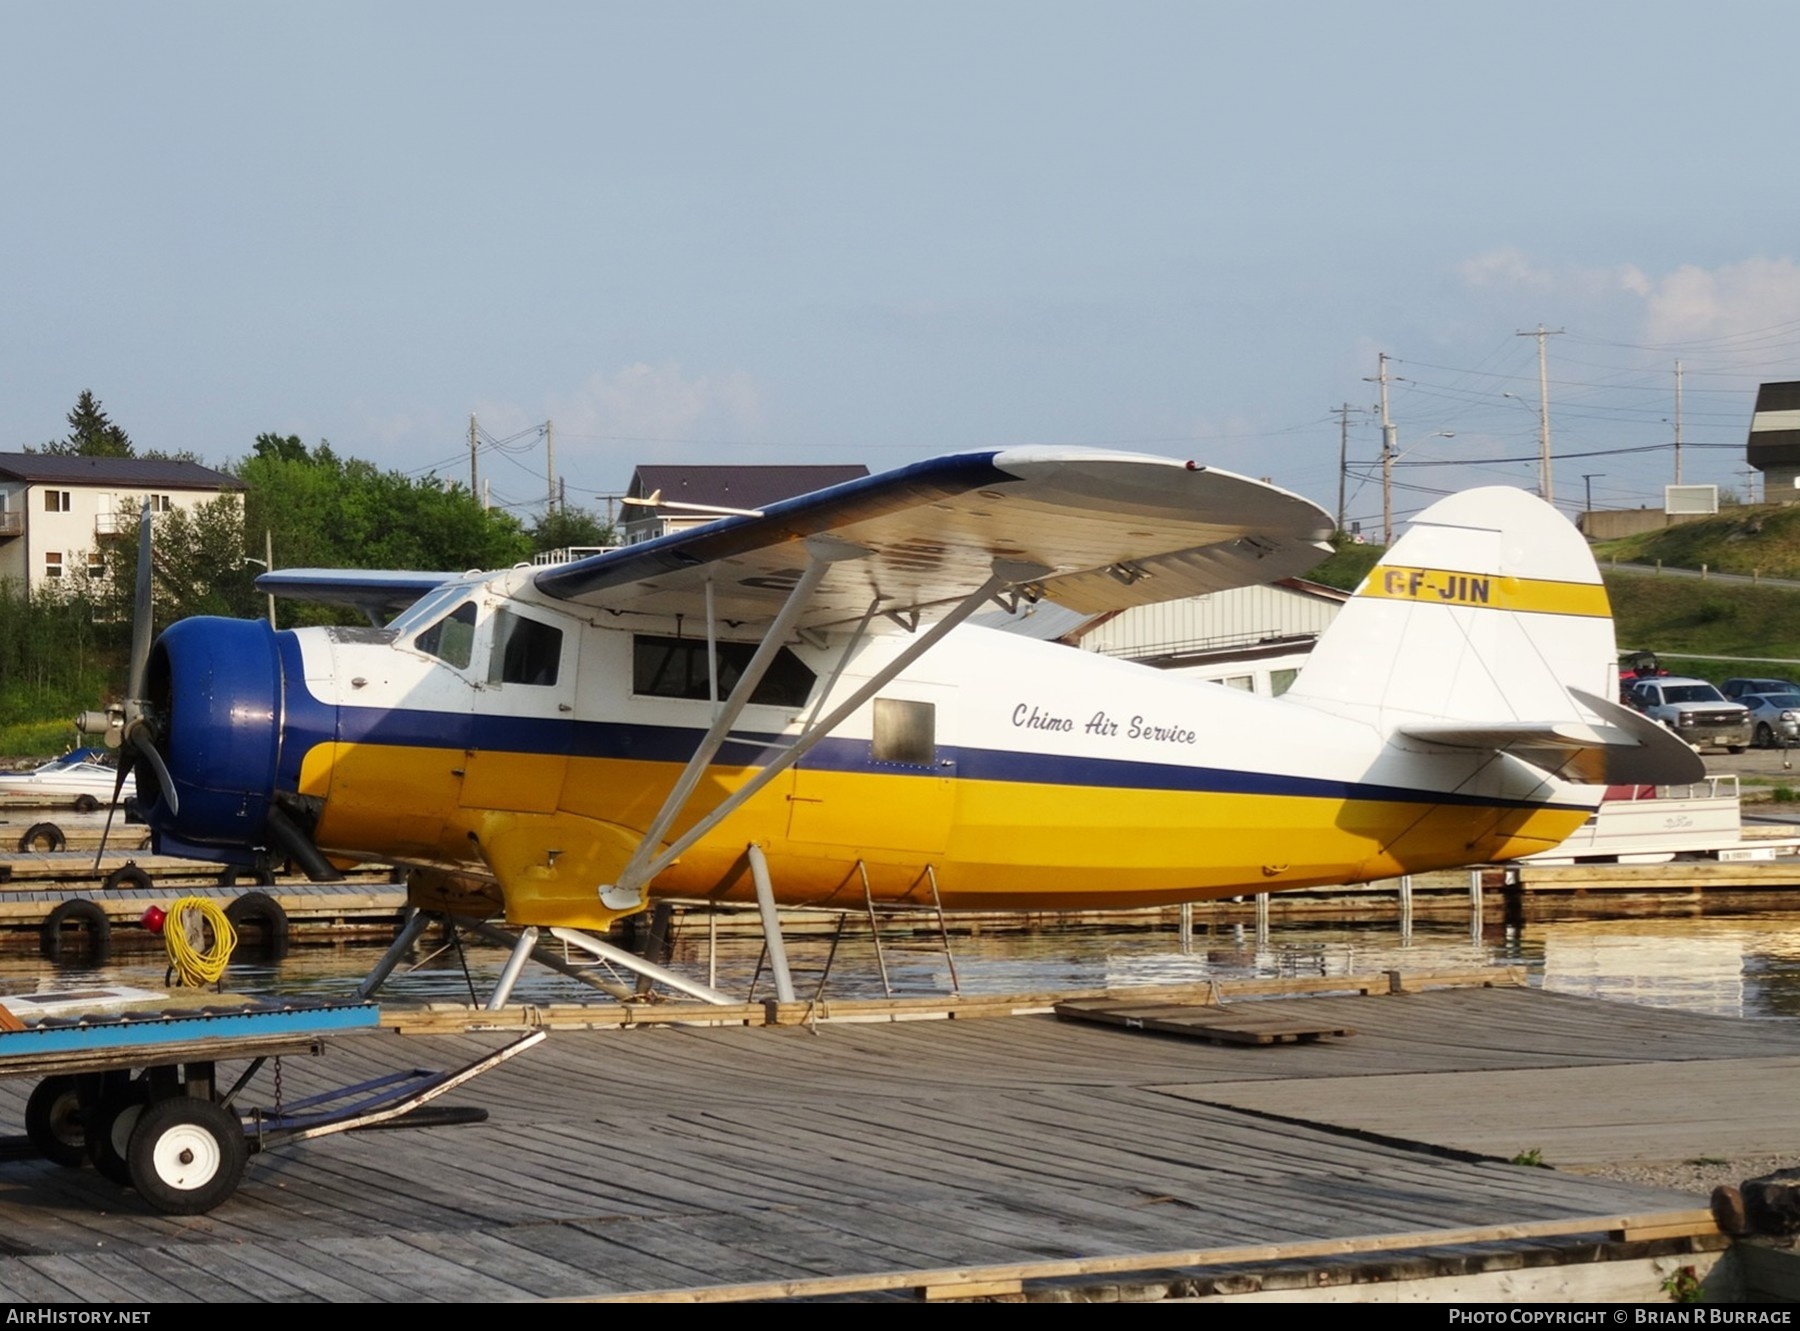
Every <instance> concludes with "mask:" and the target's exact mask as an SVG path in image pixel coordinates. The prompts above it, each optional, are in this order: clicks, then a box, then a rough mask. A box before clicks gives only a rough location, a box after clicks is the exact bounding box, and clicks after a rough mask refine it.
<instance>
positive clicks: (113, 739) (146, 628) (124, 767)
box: [76, 500, 181, 872]
mask: <svg viewBox="0 0 1800 1331" xmlns="http://www.w3.org/2000/svg"><path fill="white" fill-rule="evenodd" d="M151 556H152V550H151V517H150V503H149V501H148V500H146V501H145V502H144V507H143V511H142V512H141V513H140V514H139V515H138V560H137V588H136V592H135V595H134V596H133V599H132V615H131V672H130V675H129V677H128V678H127V680H126V684H125V700H124V701H123V702H121V703H119V704H117V705H115V706H113V707H109V708H107V709H106V711H104V712H84V713H82V715H81V718H80V720H79V721H77V722H76V724H77V725H78V726H79V727H80V728H81V729H83V730H86V731H89V732H93V731H103V732H104V733H105V735H106V742H107V744H108V745H109V746H110V747H112V748H116V749H118V750H119V776H118V779H117V780H116V781H115V782H114V783H113V797H112V803H111V805H109V806H108V807H107V810H106V826H105V827H104V828H103V829H102V831H101V833H100V849H99V850H98V851H97V852H95V855H94V870H95V872H98V871H99V868H100V857H101V856H102V855H104V854H105V853H106V841H107V837H108V836H110V835H111V833H112V820H113V813H114V812H115V811H116V810H117V809H118V807H119V793H120V792H121V791H123V790H124V789H125V778H126V777H127V776H129V775H130V773H131V769H132V767H133V765H134V764H135V763H136V762H137V761H138V760H139V759H142V760H143V762H144V763H146V764H147V765H148V766H149V768H150V771H151V772H152V774H153V775H154V776H155V777H156V784H157V787H158V789H160V790H161V791H162V797H163V801H164V802H165V803H166V804H167V805H168V806H169V812H170V813H171V814H174V813H179V812H180V810H181V798H180V796H178V795H177V794H176V793H175V780H174V778H173V777H171V776H170V775H169V766H168V764H167V763H165V762H164V761H163V757H162V754H161V753H159V752H158V751H157V748H156V738H155V735H154V734H153V732H152V728H151V725H150V717H149V710H150V704H149V701H148V699H147V698H146V696H145V695H146V694H147V693H148V692H149V675H150V641H151V638H152V637H153V635H154V634H155V631H156V626H155V622H154V607H153V605H152V603H151V573H152V568H151Z"/></svg>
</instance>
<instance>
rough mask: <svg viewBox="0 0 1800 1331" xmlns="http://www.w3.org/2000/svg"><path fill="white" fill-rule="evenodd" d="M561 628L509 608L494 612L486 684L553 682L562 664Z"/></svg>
mask: <svg viewBox="0 0 1800 1331" xmlns="http://www.w3.org/2000/svg"><path fill="white" fill-rule="evenodd" d="M562 639H563V635H562V630H561V629H557V628H551V627H550V625H548V624H540V623H538V622H537V620H535V619H526V618H524V617H523V616H521V615H515V614H513V613H512V611H510V610H499V611H496V612H495V613H494V654H493V656H492V657H490V658H489V660H488V683H490V684H554V683H556V673H557V667H558V666H560V665H561V664H562Z"/></svg>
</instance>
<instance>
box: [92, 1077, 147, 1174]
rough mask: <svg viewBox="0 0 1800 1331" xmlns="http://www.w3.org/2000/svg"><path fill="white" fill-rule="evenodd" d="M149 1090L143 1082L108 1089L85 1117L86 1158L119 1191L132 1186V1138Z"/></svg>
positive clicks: (142, 1112)
mask: <svg viewBox="0 0 1800 1331" xmlns="http://www.w3.org/2000/svg"><path fill="white" fill-rule="evenodd" d="M148 1095H149V1088H148V1087H147V1086H146V1085H145V1083H144V1082H143V1081H142V1080H138V1081H133V1082H128V1083H126V1084H125V1085H123V1086H112V1087H108V1088H107V1089H106V1090H105V1091H104V1092H103V1093H102V1094H101V1096H100V1103H99V1104H98V1105H96V1106H95V1107H94V1110H93V1112H92V1113H91V1114H90V1115H89V1116H88V1131H87V1150H88V1159H90V1160H92V1161H93V1162H94V1168H95V1169H97V1170H99V1171H100V1176H101V1177H102V1178H104V1179H106V1180H108V1181H109V1182H112V1183H116V1184H118V1185H119V1186H120V1187H121V1188H129V1187H131V1186H132V1179H131V1166H130V1164H129V1163H128V1162H127V1161H128V1153H129V1151H130V1149H131V1135H132V1132H133V1131H134V1130H135V1129H136V1128H137V1125H138V1120H139V1119H140V1118H141V1117H142V1116H143V1114H144V1110H145V1101H146V1099H147V1098H148Z"/></svg>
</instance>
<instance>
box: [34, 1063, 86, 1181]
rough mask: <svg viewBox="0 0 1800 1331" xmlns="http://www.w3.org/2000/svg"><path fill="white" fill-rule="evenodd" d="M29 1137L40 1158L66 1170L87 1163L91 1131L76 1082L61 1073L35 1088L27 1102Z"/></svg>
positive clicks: (44, 1080)
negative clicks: (89, 1133) (82, 1111)
mask: <svg viewBox="0 0 1800 1331" xmlns="http://www.w3.org/2000/svg"><path fill="white" fill-rule="evenodd" d="M25 1135H26V1136H27V1137H29V1138H30V1139H31V1144H32V1145H33V1146H35V1147H36V1148H37V1152H38V1154H39V1155H41V1156H43V1157H44V1158H45V1159H46V1160H50V1161H53V1162H55V1163H56V1164H59V1165H61V1166H63V1168H65V1169H80V1168H81V1167H82V1166H83V1165H85V1164H86V1163H87V1158H88V1153H87V1130H86V1128H85V1127H84V1126H83V1125H82V1118H81V1095H80V1092H79V1091H78V1089H77V1088H76V1084H75V1078H73V1077H70V1076H67V1075H63V1074H60V1073H59V1074H58V1075H56V1076H53V1077H45V1078H44V1079H43V1080H42V1081H40V1082H39V1083H38V1084H37V1085H36V1086H34V1087H32V1089H31V1098H30V1099H29V1100H27V1101H26V1102H25Z"/></svg>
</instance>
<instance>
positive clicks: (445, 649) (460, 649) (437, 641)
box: [413, 601, 475, 670]
mask: <svg viewBox="0 0 1800 1331" xmlns="http://www.w3.org/2000/svg"><path fill="white" fill-rule="evenodd" d="M413 646H415V647H417V648H418V649H419V650H420V651H422V652H424V653H426V654H427V655H428V656H435V657H437V659H438V660H440V661H445V662H448V663H449V664H450V665H453V666H455V667H456V668H457V669H458V670H467V669H468V668H469V660H470V658H471V657H473V656H474V654H475V602H473V601H464V602H463V603H462V604H461V605H459V606H457V607H456V609H455V610H453V611H451V612H450V613H449V614H448V615H445V616H444V617H443V618H442V619H440V620H438V622H437V623H435V624H433V625H432V626H431V627H430V628H428V629H426V630H425V631H424V632H423V633H421V634H420V635H419V636H418V637H416V638H414V639H413Z"/></svg>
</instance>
